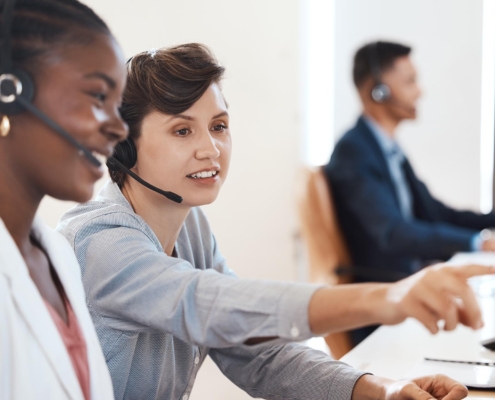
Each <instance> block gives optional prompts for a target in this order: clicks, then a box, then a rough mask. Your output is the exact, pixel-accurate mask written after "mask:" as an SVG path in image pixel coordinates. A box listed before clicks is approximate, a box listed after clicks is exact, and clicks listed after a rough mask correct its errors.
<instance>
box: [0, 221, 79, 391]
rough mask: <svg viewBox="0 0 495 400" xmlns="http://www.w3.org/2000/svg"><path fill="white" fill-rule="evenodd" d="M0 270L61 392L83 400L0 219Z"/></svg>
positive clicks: (56, 334)
mask: <svg viewBox="0 0 495 400" xmlns="http://www.w3.org/2000/svg"><path fill="white" fill-rule="evenodd" d="M0 240H1V243H2V246H1V247H0V269H1V270H2V271H3V272H5V273H6V274H7V276H8V279H9V281H10V287H11V293H12V297H13V299H14V302H15V303H16V305H17V307H18V309H19V312H20V314H21V317H22V318H23V319H24V321H25V323H26V324H27V325H28V326H29V327H30V329H31V332H32V334H33V336H34V338H35V340H37V342H38V343H39V346H40V347H41V349H42V350H43V352H44V353H45V356H46V358H47V360H48V362H49V364H50V365H51V367H52V368H53V371H54V372H55V374H56V375H57V377H58V378H59V381H60V385H61V386H62V387H63V388H64V389H65V391H66V393H67V397H68V398H71V399H75V400H83V394H82V390H81V387H80V385H79V382H78V380H77V377H76V375H75V372H74V369H73V367H72V362H71V360H70V358H69V355H68V353H67V350H66V347H65V345H64V343H63V341H62V338H61V337H60V334H59V332H58V329H57V327H56V326H55V323H54V322H53V320H52V318H51V316H50V314H49V311H48V309H47V308H46V306H45V303H44V301H43V299H42V297H41V295H40V293H39V291H38V289H37V287H36V285H35V284H34V282H33V281H32V280H31V277H30V276H29V271H28V269H27V266H26V264H25V262H24V259H23V258H22V255H21V254H20V252H19V249H18V248H17V245H16V244H15V242H14V240H13V239H12V237H11V236H10V234H9V232H8V231H7V229H6V228H5V225H4V224H3V222H2V221H1V220H0Z"/></svg>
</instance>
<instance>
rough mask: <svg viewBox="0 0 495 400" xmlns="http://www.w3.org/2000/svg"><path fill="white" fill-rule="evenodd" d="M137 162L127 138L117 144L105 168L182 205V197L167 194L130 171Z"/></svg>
mask: <svg viewBox="0 0 495 400" xmlns="http://www.w3.org/2000/svg"><path fill="white" fill-rule="evenodd" d="M136 160H137V150H136V145H135V144H134V141H133V140H132V138H127V139H126V140H124V141H122V142H120V143H117V146H115V149H114V152H113V156H112V157H110V158H109V159H108V160H107V167H108V169H109V170H110V171H113V172H117V171H123V172H125V173H126V174H128V175H129V176H130V177H131V178H134V179H135V180H136V181H138V182H139V183H140V184H141V185H143V186H145V187H147V188H148V189H150V190H153V191H154V192H156V193H158V194H161V195H162V196H165V197H166V198H167V199H169V200H172V201H174V202H176V203H182V197H181V196H179V195H178V194H175V193H173V192H167V191H165V190H162V189H159V188H157V187H156V186H153V185H152V184H151V183H148V182H146V181H145V180H144V179H143V178H141V177H140V176H139V175H137V174H135V173H134V172H132V171H131V168H132V167H134V165H135V164H136Z"/></svg>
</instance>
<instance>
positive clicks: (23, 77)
mask: <svg viewBox="0 0 495 400" xmlns="http://www.w3.org/2000/svg"><path fill="white" fill-rule="evenodd" d="M9 74H11V75H14V76H15V77H16V78H17V79H18V80H19V81H20V82H21V84H22V92H21V94H20V96H21V97H23V98H25V99H26V100H28V101H29V102H31V101H32V100H33V97H34V82H33V79H32V78H31V76H30V75H29V74H28V73H27V72H26V71H25V70H23V69H20V68H13V69H12V71H11V72H9ZM8 82H9V80H7V81H6V82H5V83H4V84H6V83H8ZM2 86H3V85H2ZM23 111H25V110H24V107H23V106H22V105H21V104H19V103H18V102H17V101H13V102H11V103H4V102H2V101H0V114H3V115H13V114H19V113H21V112H23Z"/></svg>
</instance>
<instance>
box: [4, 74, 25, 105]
mask: <svg viewBox="0 0 495 400" xmlns="http://www.w3.org/2000/svg"><path fill="white" fill-rule="evenodd" d="M4 81H11V82H12V83H13V84H14V87H15V92H16V94H9V95H8V96H5V95H4V94H3V93H2V83H3V82H4ZM21 93H22V82H21V81H20V80H19V79H18V78H17V76H15V75H12V74H2V75H0V101H1V102H2V103H12V102H13V101H15V99H16V97H17V96H19V95H20V94H21Z"/></svg>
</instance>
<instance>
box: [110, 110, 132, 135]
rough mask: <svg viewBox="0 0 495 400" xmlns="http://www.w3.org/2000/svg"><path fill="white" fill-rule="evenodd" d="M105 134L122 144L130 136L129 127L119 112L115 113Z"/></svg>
mask: <svg viewBox="0 0 495 400" xmlns="http://www.w3.org/2000/svg"><path fill="white" fill-rule="evenodd" d="M105 134H106V135H108V136H109V137H111V139H113V140H115V141H116V142H122V141H123V140H125V139H126V138H127V135H128V134H129V127H128V126H127V123H126V122H125V121H124V120H123V119H122V117H121V116H120V113H119V112H118V110H117V111H116V112H114V113H113V115H112V118H111V119H110V121H109V123H108V124H107V126H106V129H105Z"/></svg>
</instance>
